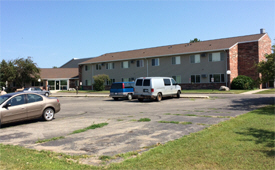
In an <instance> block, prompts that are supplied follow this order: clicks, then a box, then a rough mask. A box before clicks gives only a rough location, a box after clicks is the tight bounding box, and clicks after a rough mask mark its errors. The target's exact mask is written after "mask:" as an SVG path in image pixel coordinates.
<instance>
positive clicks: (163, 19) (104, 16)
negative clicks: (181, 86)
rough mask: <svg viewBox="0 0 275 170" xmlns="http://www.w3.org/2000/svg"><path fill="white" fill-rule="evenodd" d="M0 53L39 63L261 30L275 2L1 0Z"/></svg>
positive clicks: (273, 23)
mask: <svg viewBox="0 0 275 170" xmlns="http://www.w3.org/2000/svg"><path fill="white" fill-rule="evenodd" d="M0 5H1V6H0V19H1V20H0V25H1V29H0V35H1V37H0V58H1V60H2V59H5V60H14V59H16V58H27V57H28V56H31V57H32V59H33V61H34V62H35V63H37V65H38V67H40V68H52V67H53V66H57V67H60V66H62V65H63V64H65V63H66V62H67V61H69V60H71V59H72V58H88V57H96V56H99V55H102V54H105V53H109V52H118V51H127V50H134V49H141V48H149V47H156V46H163V45H172V44H180V43H187V42H189V41H190V40H191V39H194V38H198V39H200V40H201V41H204V40H211V39H219V38H227V37H234V36H242V35H250V34H258V33H260V29H261V28H264V29H265V31H266V32H267V33H268V35H269V37H270V38H271V39H272V44H274V39H275V12H274V11H275V1H273V0H272V1H260V0H259V1H245V0H244V1H237V0H234V1H233V0H232V1H219V0H216V1H203V0H201V1H172V0H170V1H169V0H166V1H156V0H155V1H138V0H136V1H130V0H128V1H115V0H113V1H111V0H109V1H104V0H101V1H99V0H94V1H81V0H79V1H66V0H63V1H39V0H36V1H11V2H9V1H3V0H1V1H0Z"/></svg>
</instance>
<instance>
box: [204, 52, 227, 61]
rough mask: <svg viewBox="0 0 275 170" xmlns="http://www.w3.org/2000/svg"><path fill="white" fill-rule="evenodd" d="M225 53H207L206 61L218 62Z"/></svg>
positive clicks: (222, 58)
mask: <svg viewBox="0 0 275 170" xmlns="http://www.w3.org/2000/svg"><path fill="white" fill-rule="evenodd" d="M224 55H225V53H223V52H216V53H209V54H208V61H209V62H219V61H223V60H224Z"/></svg>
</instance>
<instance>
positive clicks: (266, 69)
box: [256, 45, 275, 83]
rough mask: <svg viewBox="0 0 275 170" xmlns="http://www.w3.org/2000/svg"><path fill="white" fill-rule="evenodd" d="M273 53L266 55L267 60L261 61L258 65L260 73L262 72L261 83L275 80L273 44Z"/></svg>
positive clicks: (274, 48)
mask: <svg viewBox="0 0 275 170" xmlns="http://www.w3.org/2000/svg"><path fill="white" fill-rule="evenodd" d="M272 50H273V53H271V54H269V55H267V56H266V59H267V60H266V61H261V62H259V63H258V64H257V65H256V68H257V71H258V73H261V75H262V76H261V77H260V79H259V83H267V82H269V81H272V80H273V81H274V82H275V45H273V46H272Z"/></svg>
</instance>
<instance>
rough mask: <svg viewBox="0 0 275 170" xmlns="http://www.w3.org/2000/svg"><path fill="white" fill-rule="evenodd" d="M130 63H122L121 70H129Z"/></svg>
mask: <svg viewBox="0 0 275 170" xmlns="http://www.w3.org/2000/svg"><path fill="white" fill-rule="evenodd" d="M129 67H130V62H129V61H123V62H121V68H129Z"/></svg>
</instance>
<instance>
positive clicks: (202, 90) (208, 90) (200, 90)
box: [58, 89, 249, 94]
mask: <svg viewBox="0 0 275 170" xmlns="http://www.w3.org/2000/svg"><path fill="white" fill-rule="evenodd" d="M247 91H249V90H230V91H219V90H212V89H199V90H182V91H181V92H182V94H189V93H195V94H196V93H197V94H224V93H226V94H240V93H244V92H247ZM58 93H76V91H67V90H63V91H58ZM78 93H110V91H109V90H103V91H95V90H78Z"/></svg>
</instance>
